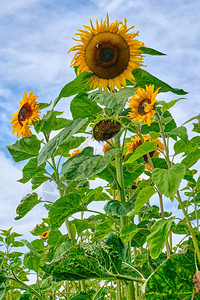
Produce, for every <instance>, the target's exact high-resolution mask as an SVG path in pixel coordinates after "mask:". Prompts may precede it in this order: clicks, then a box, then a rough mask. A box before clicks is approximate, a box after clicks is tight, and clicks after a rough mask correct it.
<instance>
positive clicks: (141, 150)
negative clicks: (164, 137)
mask: <svg viewBox="0 0 200 300" xmlns="http://www.w3.org/2000/svg"><path fill="white" fill-rule="evenodd" d="M157 145H158V143H157V142H155V141H151V142H145V143H143V144H142V145H141V146H139V147H137V149H136V150H135V152H134V153H133V155H132V156H131V157H130V158H129V159H128V160H127V161H126V162H125V164H131V163H133V162H135V161H136V160H137V159H138V158H140V157H142V156H143V155H145V154H147V153H150V152H152V151H155V150H156V149H157Z"/></svg>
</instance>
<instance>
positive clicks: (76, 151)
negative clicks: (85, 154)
mask: <svg viewBox="0 0 200 300" xmlns="http://www.w3.org/2000/svg"><path fill="white" fill-rule="evenodd" d="M82 151H83V149H81V150H79V149H78V150H74V152H72V154H71V156H70V157H68V159H69V158H71V157H73V156H76V155H78V154H79V153H81V152H82Z"/></svg>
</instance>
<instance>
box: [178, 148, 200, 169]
mask: <svg viewBox="0 0 200 300" xmlns="http://www.w3.org/2000/svg"><path fill="white" fill-rule="evenodd" d="M199 159H200V149H196V150H195V151H194V152H191V153H189V154H188V155H187V156H186V157H185V158H184V159H183V160H182V162H181V163H182V164H184V165H185V166H186V167H187V168H190V167H192V166H193V165H194V164H196V162H197V161H198V160H199Z"/></svg>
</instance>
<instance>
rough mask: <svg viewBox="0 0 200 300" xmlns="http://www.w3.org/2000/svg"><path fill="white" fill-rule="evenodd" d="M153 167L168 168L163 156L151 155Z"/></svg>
mask: <svg viewBox="0 0 200 300" xmlns="http://www.w3.org/2000/svg"><path fill="white" fill-rule="evenodd" d="M151 161H152V163H153V166H154V168H160V169H168V166H167V162H166V160H165V159H164V158H160V157H151Z"/></svg>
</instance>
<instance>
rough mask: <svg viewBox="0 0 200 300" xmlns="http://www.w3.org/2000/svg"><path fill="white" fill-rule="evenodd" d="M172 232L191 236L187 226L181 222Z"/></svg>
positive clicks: (173, 227)
mask: <svg viewBox="0 0 200 300" xmlns="http://www.w3.org/2000/svg"><path fill="white" fill-rule="evenodd" d="M172 232H173V233H175V234H189V229H188V227H187V225H186V224H185V223H184V222H183V221H182V220H181V221H179V222H178V223H177V224H175V225H174V226H172Z"/></svg>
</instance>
